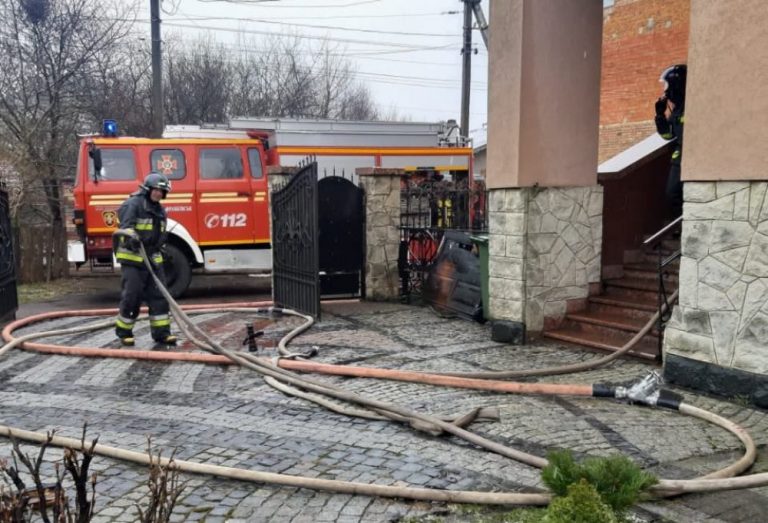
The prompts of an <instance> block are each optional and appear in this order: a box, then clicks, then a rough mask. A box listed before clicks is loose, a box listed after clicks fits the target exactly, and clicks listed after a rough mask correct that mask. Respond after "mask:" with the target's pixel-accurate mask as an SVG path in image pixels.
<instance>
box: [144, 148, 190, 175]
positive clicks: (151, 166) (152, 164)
mask: <svg viewBox="0 0 768 523" xmlns="http://www.w3.org/2000/svg"><path fill="white" fill-rule="evenodd" d="M159 151H174V152H178V153H179V154H181V161H182V164H183V165H182V168H183V173H182V176H169V175H167V174H165V173H164V172H162V171H159V170H157V169H156V168H155V162H154V161H153V159H152V156H153V155H154V154H155V153H156V152H159ZM188 165H189V164H188V163H187V156H186V154H184V149H181V148H178V147H163V148H158V149H150V151H149V170H150V171H154V172H159V173H160V174H162V175H163V176H165V177H166V178H168V179H169V180H183V179H184V178H186V177H187V171H188V170H189V169H188V168H187V166H188Z"/></svg>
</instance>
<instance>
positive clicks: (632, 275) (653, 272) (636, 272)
mask: <svg viewBox="0 0 768 523" xmlns="http://www.w3.org/2000/svg"><path fill="white" fill-rule="evenodd" d="M663 274H664V282H665V283H667V282H669V283H671V284H674V286H675V287H677V283H678V277H677V274H678V271H677V270H676V269H665V270H664V272H663ZM624 277H625V278H629V279H631V280H649V281H652V282H654V283H656V282H657V281H658V278H659V272H658V270H657V269H656V267H654V268H653V269H650V270H649V269H645V268H643V269H635V268H632V267H627V265H624Z"/></svg>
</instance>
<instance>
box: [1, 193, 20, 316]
mask: <svg viewBox="0 0 768 523" xmlns="http://www.w3.org/2000/svg"><path fill="white" fill-rule="evenodd" d="M18 306H19V301H18V295H17V293H16V258H15V256H14V253H13V231H12V230H11V216H10V209H9V207H8V193H6V192H5V191H4V190H2V189H0V321H5V320H9V319H12V318H13V317H14V316H15V315H16V309H18Z"/></svg>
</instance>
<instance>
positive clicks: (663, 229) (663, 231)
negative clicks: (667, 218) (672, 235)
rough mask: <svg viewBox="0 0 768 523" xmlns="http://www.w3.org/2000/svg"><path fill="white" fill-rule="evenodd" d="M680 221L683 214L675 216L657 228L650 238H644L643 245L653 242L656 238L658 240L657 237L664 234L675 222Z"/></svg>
mask: <svg viewBox="0 0 768 523" xmlns="http://www.w3.org/2000/svg"><path fill="white" fill-rule="evenodd" d="M682 222H683V216H682V215H680V216H678V217H677V218H675V219H674V220H672V221H671V222H669V223H668V224H667V225H665V226H664V227H662V228H661V229H659V231H658V232H657V233H656V234H654V235H653V236H651V237H650V238H648V239H647V240H645V241H644V242H643V245H650V244H652V243H654V242H655V241H656V240H658V239H659V238H661V237H662V236H666V234H667V233H668V232H669V231H671V230H672V229H673V228H674V227H675V226H676V225H677V224H679V223H682Z"/></svg>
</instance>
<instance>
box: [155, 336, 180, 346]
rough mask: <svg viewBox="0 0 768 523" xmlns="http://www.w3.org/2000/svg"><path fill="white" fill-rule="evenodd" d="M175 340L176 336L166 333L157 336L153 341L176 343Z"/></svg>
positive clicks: (165, 343) (168, 343)
mask: <svg viewBox="0 0 768 523" xmlns="http://www.w3.org/2000/svg"><path fill="white" fill-rule="evenodd" d="M176 340H178V338H177V337H176V336H174V335H173V334H168V335H166V336H161V337H159V338H158V339H156V340H155V341H156V342H157V343H162V344H164V345H176Z"/></svg>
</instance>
